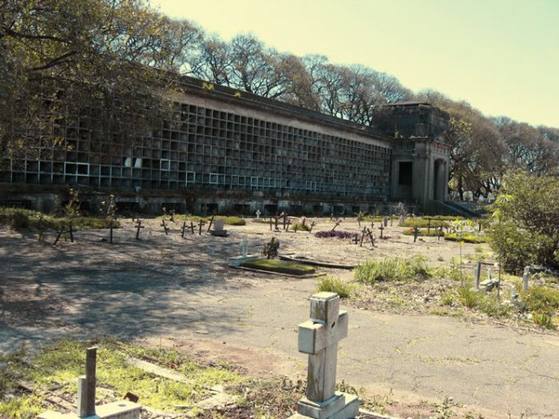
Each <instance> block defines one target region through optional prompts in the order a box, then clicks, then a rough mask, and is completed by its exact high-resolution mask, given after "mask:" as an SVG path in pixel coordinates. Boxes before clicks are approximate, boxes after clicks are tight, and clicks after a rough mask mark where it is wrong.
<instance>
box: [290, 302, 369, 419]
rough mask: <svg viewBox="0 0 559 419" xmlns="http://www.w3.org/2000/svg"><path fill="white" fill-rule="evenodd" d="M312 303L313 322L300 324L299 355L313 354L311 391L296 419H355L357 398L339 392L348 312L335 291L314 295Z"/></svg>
mask: <svg viewBox="0 0 559 419" xmlns="http://www.w3.org/2000/svg"><path fill="white" fill-rule="evenodd" d="M310 303H311V312H310V320H307V321H306V322H304V323H301V324H300V325H299V352H302V353H305V354H308V355H309V360H308V376H307V391H306V393H305V395H306V397H303V398H302V399H301V400H300V401H299V403H298V404H297V412H298V414H296V415H294V416H292V418H316V419H318V418H320V419H322V418H324V419H327V418H340V419H348V418H353V417H355V416H356V415H357V413H358V411H359V400H358V398H357V396H355V395H349V394H346V393H341V392H337V391H336V365H337V356H338V342H339V341H340V340H342V339H343V338H345V337H346V336H347V331H348V315H347V312H346V311H340V297H339V296H338V294H335V293H333V292H319V293H317V294H314V295H313V296H312V297H311V299H310Z"/></svg>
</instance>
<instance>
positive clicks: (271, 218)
mask: <svg viewBox="0 0 559 419" xmlns="http://www.w3.org/2000/svg"><path fill="white" fill-rule="evenodd" d="M270 231H272V216H271V215H270Z"/></svg>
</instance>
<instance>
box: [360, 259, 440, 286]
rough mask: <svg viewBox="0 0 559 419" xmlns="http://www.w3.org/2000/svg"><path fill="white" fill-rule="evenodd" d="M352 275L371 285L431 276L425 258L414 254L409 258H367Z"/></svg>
mask: <svg viewBox="0 0 559 419" xmlns="http://www.w3.org/2000/svg"><path fill="white" fill-rule="evenodd" d="M354 275H355V279H357V280H358V281H360V282H364V283H367V284H371V285H372V284H374V283H375V282H378V281H404V280H410V279H414V280H415V279H426V278H429V277H430V276H431V271H430V270H429V268H428V267H427V264H426V260H425V258H423V257H420V256H415V257H413V258H410V259H402V258H385V259H383V260H379V261H376V260H368V261H366V262H365V263H362V264H360V265H358V266H357V267H356V268H355V271H354Z"/></svg>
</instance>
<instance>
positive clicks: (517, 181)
mask: <svg viewBox="0 0 559 419" xmlns="http://www.w3.org/2000/svg"><path fill="white" fill-rule="evenodd" d="M489 237H490V240H491V246H492V247H493V249H494V250H495V252H496V253H497V255H498V258H499V260H500V261H501V263H503V266H504V268H505V269H506V270H509V271H514V272H520V271H522V269H523V268H524V266H526V265H529V264H541V265H544V266H550V267H559V179H558V178H557V177H554V176H539V177H538V176H534V175H530V174H527V173H526V172H520V171H516V172H511V173H509V174H508V175H506V176H505V178H504V179H503V185H502V189H501V191H500V193H499V195H498V197H497V200H496V202H495V203H494V205H493V215H492V225H491V228H490V230H489Z"/></svg>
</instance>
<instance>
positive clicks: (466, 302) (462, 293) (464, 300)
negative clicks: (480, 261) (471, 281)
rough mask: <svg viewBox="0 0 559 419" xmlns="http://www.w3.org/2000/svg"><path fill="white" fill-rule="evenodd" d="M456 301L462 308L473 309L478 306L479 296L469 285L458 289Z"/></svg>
mask: <svg viewBox="0 0 559 419" xmlns="http://www.w3.org/2000/svg"><path fill="white" fill-rule="evenodd" d="M457 294H458V301H460V304H462V305H463V306H464V307H468V308H475V307H477V306H478V305H479V304H480V297H481V294H480V293H479V292H477V291H475V290H473V289H472V288H471V287H470V286H469V285H465V286H463V287H460V288H458V292H457Z"/></svg>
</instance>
